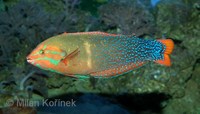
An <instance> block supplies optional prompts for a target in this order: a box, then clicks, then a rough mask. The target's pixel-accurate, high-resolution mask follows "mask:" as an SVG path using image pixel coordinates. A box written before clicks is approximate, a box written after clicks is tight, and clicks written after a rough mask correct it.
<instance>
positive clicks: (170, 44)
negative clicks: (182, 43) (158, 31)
mask: <svg viewBox="0 0 200 114" xmlns="http://www.w3.org/2000/svg"><path fill="white" fill-rule="evenodd" d="M158 41H159V42H161V43H162V44H163V45H165V46H166V49H165V52H164V56H163V57H164V59H163V60H157V61H155V62H156V63H159V64H162V65H165V66H170V65H171V62H170V58H169V54H171V53H172V51H173V49H174V42H173V41H172V40H171V39H159V40H158Z"/></svg>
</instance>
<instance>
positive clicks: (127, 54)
mask: <svg viewBox="0 0 200 114" xmlns="http://www.w3.org/2000/svg"><path fill="white" fill-rule="evenodd" d="M173 47H174V43H173V41H172V40H171V39H162V40H160V39H158V40H153V39H142V38H138V37H135V36H126V35H116V34H109V33H104V32H80V33H64V34H61V35H58V36H54V37H51V38H49V39H47V40H45V41H43V42H42V43H40V44H39V45H38V46H37V47H36V48H35V49H34V50H33V51H32V52H31V53H30V54H29V55H28V56H27V61H28V62H29V63H31V64H33V65H34V66H37V67H39V68H42V69H45V70H50V71H54V72H57V73H61V74H64V75H67V76H73V77H81V78H82V77H87V76H94V77H111V76H116V75H121V74H123V73H126V72H129V71H131V70H133V69H134V68H137V67H140V66H142V65H143V64H145V63H147V62H148V61H154V62H157V63H159V64H163V65H166V66H170V59H169V54H171V52H172V50H173Z"/></svg>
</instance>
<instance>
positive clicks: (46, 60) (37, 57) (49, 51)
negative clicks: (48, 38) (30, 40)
mask: <svg viewBox="0 0 200 114" xmlns="http://www.w3.org/2000/svg"><path fill="white" fill-rule="evenodd" d="M65 56H66V52H65V51H63V50H61V49H59V48H58V47H57V46H53V45H47V44H45V43H44V42H43V43H41V44H39V45H38V46H37V47H36V48H35V49H34V50H33V51H32V52H31V53H30V54H29V55H28V56H27V61H28V63H30V64H32V65H34V66H37V67H39V68H42V69H54V67H55V66H57V65H58V64H59V63H60V61H61V60H62V59H63V58H64V57H65Z"/></svg>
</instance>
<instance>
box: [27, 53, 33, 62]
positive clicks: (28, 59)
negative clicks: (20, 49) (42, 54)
mask: <svg viewBox="0 0 200 114" xmlns="http://www.w3.org/2000/svg"><path fill="white" fill-rule="evenodd" d="M26 60H27V62H28V63H33V58H32V57H31V55H30V54H29V55H28V56H27V57H26Z"/></svg>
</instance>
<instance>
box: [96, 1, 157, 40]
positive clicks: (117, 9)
mask: <svg viewBox="0 0 200 114" xmlns="http://www.w3.org/2000/svg"><path fill="white" fill-rule="evenodd" d="M99 12H100V17H101V19H102V20H103V21H104V23H105V24H106V25H107V26H110V27H117V28H120V30H121V32H122V34H135V35H136V36H141V35H145V34H151V33H153V26H154V19H153V15H152V14H151V13H150V11H149V10H147V9H146V7H144V6H142V5H139V3H138V2H137V1H135V2H122V3H121V2H111V3H108V4H105V5H102V6H101V7H100V8H99Z"/></svg>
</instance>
